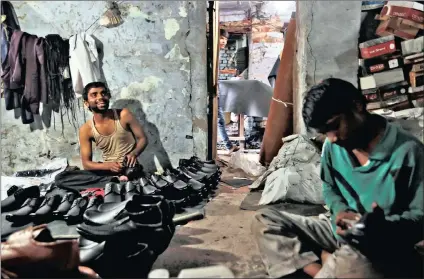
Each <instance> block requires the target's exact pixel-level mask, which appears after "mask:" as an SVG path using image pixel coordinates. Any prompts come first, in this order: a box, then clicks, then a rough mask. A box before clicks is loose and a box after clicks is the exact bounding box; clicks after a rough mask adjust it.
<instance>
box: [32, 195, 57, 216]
mask: <svg viewBox="0 0 424 279" xmlns="http://www.w3.org/2000/svg"><path fill="white" fill-rule="evenodd" d="M60 200H61V198H60V196H59V195H55V196H50V197H47V198H44V201H43V202H42V203H41V205H40V208H38V209H37V211H35V212H34V213H31V214H30V216H33V217H34V218H37V219H38V218H51V217H53V211H54V210H55V209H56V208H57V207H58V206H59V204H60Z"/></svg>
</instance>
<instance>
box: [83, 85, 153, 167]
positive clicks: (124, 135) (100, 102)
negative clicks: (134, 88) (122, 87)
mask: <svg viewBox="0 0 424 279" xmlns="http://www.w3.org/2000/svg"><path fill="white" fill-rule="evenodd" d="M82 96H83V99H84V105H85V106H86V107H87V108H88V109H89V110H90V111H91V112H92V113H93V118H92V119H90V120H88V121H87V122H86V123H85V124H84V125H83V126H82V127H81V128H80V131H79V139H80V150H81V159H82V165H83V167H84V169H85V170H89V171H101V172H104V173H109V174H115V175H117V174H120V173H121V171H122V169H123V163H124V160H126V165H127V166H128V167H134V166H135V165H136V164H137V163H138V161H137V157H138V156H139V155H140V154H141V152H142V151H143V150H144V148H145V147H146V144H147V139H146V136H145V135H144V132H143V128H142V127H141V125H140V123H139V122H138V121H137V119H136V118H135V117H134V116H133V114H132V113H131V112H130V111H129V110H128V109H126V108H124V109H122V110H117V109H109V99H110V97H111V96H110V92H109V90H108V89H107V88H106V85H105V84H104V83H102V82H92V83H89V84H87V85H86V86H85V88H84V92H83V95H82ZM92 142H94V143H95V144H96V146H97V147H98V148H99V149H100V150H101V151H102V153H103V162H101V163H98V162H94V161H93V158H92V157H93V156H92V155H93V151H92Z"/></svg>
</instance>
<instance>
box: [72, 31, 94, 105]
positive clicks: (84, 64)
mask: <svg viewBox="0 0 424 279" xmlns="http://www.w3.org/2000/svg"><path fill="white" fill-rule="evenodd" d="M69 54H70V58H69V67H70V70H71V77H72V86H73V88H74V91H75V95H76V96H77V97H80V96H81V95H82V92H83V90H84V86H85V85H87V84H88V83H90V82H95V81H101V75H100V61H99V55H98V52H97V47H96V41H95V40H94V38H93V37H92V36H91V35H88V34H86V33H80V34H77V35H74V36H72V37H71V38H69Z"/></svg>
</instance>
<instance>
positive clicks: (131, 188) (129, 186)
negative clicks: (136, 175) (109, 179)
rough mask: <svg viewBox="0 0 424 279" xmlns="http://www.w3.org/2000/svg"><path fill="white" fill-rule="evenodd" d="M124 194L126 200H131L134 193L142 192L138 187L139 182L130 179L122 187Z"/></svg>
mask: <svg viewBox="0 0 424 279" xmlns="http://www.w3.org/2000/svg"><path fill="white" fill-rule="evenodd" d="M122 192H123V193H122V196H123V197H124V201H126V200H130V199H131V198H132V197H133V196H134V195H138V194H140V190H139V189H138V187H137V184H135V183H132V182H131V181H128V182H127V183H125V187H123V188H122Z"/></svg>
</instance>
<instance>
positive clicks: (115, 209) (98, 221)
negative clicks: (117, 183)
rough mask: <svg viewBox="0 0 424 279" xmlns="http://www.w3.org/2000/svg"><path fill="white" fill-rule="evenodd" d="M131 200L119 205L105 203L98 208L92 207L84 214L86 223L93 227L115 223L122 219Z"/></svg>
mask: <svg viewBox="0 0 424 279" xmlns="http://www.w3.org/2000/svg"><path fill="white" fill-rule="evenodd" d="M129 201H130V199H128V200H125V201H122V202H119V203H112V202H108V203H103V204H100V205H99V206H98V207H91V208H90V209H87V210H86V211H85V212H84V222H85V223H86V224H89V225H93V226H100V225H105V224H109V223H112V222H115V221H117V220H119V219H121V217H122V211H123V210H124V208H125V206H126V205H127V203H128V202H129Z"/></svg>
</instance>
